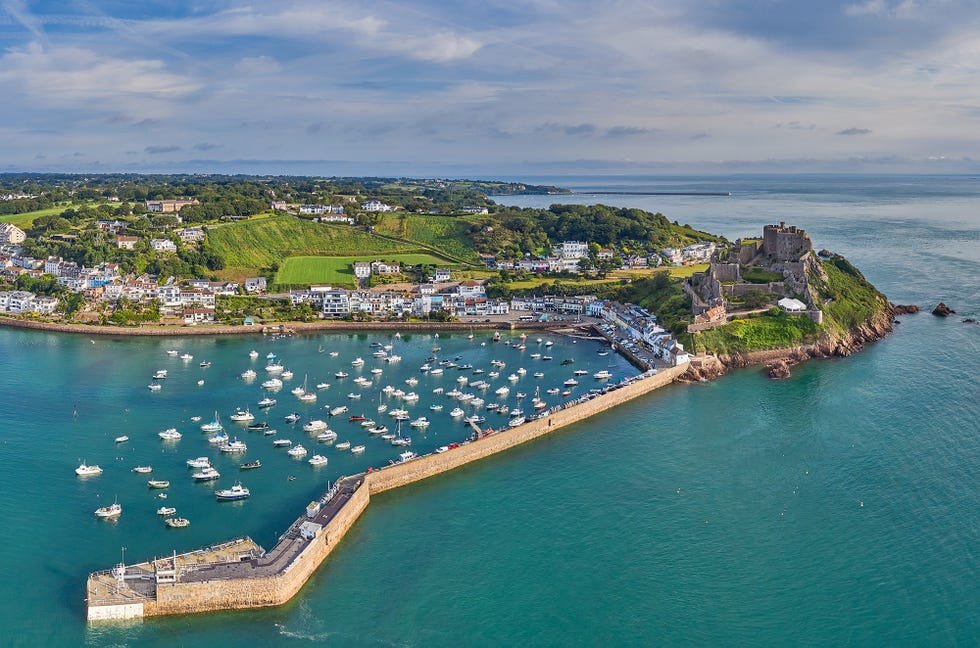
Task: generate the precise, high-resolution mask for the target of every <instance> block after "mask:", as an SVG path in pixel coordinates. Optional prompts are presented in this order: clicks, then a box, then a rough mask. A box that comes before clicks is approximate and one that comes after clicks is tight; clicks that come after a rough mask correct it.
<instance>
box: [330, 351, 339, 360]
mask: <svg viewBox="0 0 980 648" xmlns="http://www.w3.org/2000/svg"><path fill="white" fill-rule="evenodd" d="M339 355H340V353H339V352H337V351H331V352H330V357H331V358H336V357H337V356H339Z"/></svg>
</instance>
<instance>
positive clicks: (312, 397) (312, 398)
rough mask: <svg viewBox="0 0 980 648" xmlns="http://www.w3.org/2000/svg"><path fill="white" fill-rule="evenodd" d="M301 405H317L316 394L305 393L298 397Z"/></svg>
mask: <svg viewBox="0 0 980 648" xmlns="http://www.w3.org/2000/svg"><path fill="white" fill-rule="evenodd" d="M298 398H299V400H300V402H301V403H315V402H316V392H303V393H302V394H300V395H299V396H298Z"/></svg>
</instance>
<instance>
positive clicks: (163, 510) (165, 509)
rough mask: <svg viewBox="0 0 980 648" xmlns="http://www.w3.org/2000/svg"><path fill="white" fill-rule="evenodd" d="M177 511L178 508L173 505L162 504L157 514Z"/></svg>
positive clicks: (169, 513)
mask: <svg viewBox="0 0 980 648" xmlns="http://www.w3.org/2000/svg"><path fill="white" fill-rule="evenodd" d="M176 512H177V509H175V508H174V507H172V506H161V507H160V508H158V509H157V515H173V514H174V513H176Z"/></svg>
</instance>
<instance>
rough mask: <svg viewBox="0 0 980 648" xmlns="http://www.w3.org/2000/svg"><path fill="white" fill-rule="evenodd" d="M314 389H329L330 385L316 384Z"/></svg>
mask: <svg viewBox="0 0 980 648" xmlns="http://www.w3.org/2000/svg"><path fill="white" fill-rule="evenodd" d="M316 388H317V389H330V383H325V382H322V383H317V384H316Z"/></svg>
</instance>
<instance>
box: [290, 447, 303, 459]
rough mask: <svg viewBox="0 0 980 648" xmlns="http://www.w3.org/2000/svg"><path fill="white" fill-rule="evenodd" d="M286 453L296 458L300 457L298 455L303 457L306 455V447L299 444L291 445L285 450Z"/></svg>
mask: <svg viewBox="0 0 980 648" xmlns="http://www.w3.org/2000/svg"><path fill="white" fill-rule="evenodd" d="M286 454H288V455H289V456H290V457H294V458H297V459H298V458H300V457H305V456H306V448H304V447H303V446H301V445H297V446H293V447H292V448H290V449H289V450H287V451H286Z"/></svg>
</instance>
